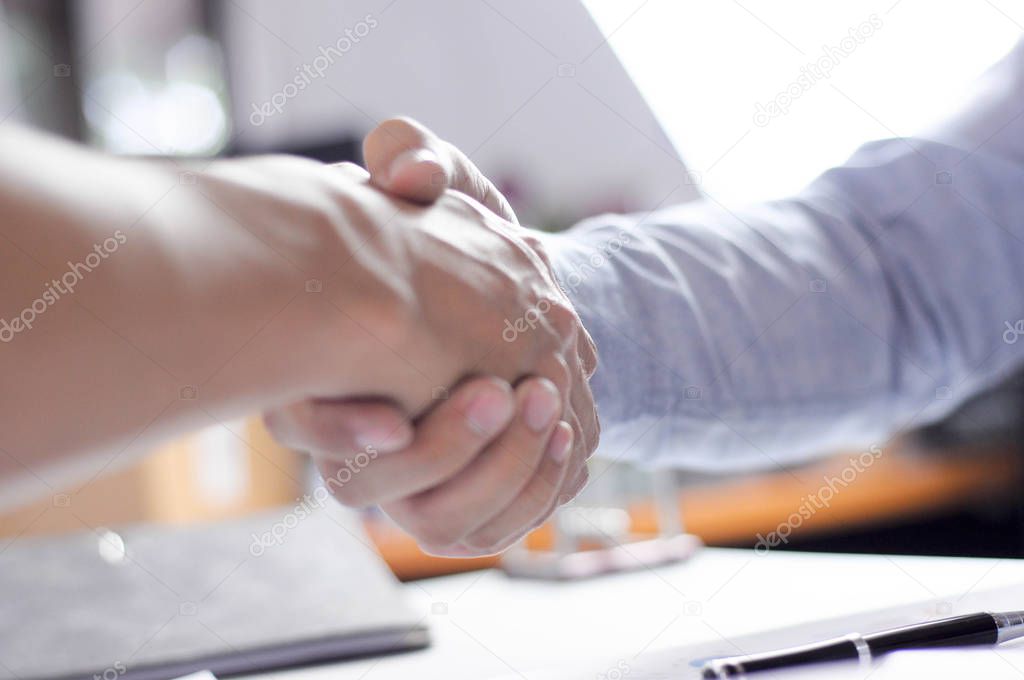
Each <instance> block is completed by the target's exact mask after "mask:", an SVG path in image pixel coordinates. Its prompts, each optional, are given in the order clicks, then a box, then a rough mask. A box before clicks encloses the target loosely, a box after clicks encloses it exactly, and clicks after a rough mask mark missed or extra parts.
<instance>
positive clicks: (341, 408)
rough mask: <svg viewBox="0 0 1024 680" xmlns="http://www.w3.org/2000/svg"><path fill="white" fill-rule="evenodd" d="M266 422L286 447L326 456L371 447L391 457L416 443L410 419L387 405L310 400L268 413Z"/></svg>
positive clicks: (272, 432) (357, 401)
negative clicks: (390, 454) (413, 441)
mask: <svg viewBox="0 0 1024 680" xmlns="http://www.w3.org/2000/svg"><path fill="white" fill-rule="evenodd" d="M263 421H264V423H265V424H266V426H267V429H268V430H269V431H270V433H271V434H272V435H273V436H274V438H275V439H277V440H278V441H279V442H280V443H281V444H283V445H284V446H288V447H290V448H293V449H299V450H301V451H309V452H315V453H319V454H322V455H331V454H348V453H353V452H355V451H359V450H364V449H366V448H367V447H374V448H375V449H376V450H377V451H379V452H381V453H390V452H394V451H399V450H401V449H404V448H405V447H407V446H409V444H411V443H412V439H413V429H412V425H411V424H410V423H409V419H408V417H407V416H406V415H405V414H404V413H403V412H402V411H400V410H399V409H398V408H397V407H395V406H393V405H391V404H389V403H387V402H383V401H361V400H355V399H353V400H345V401H329V400H307V401H302V402H299V403H297V404H293V405H291V406H288V407H287V408H283V409H278V410H276V411H271V412H269V413H266V414H265V415H264V416H263Z"/></svg>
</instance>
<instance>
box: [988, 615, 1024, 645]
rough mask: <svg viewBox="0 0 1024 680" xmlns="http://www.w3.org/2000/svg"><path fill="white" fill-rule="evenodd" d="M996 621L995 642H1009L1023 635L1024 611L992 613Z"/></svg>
mask: <svg viewBox="0 0 1024 680" xmlns="http://www.w3.org/2000/svg"><path fill="white" fill-rule="evenodd" d="M992 619H993V620H994V621H995V622H996V628H997V633H996V642H997V643H1002V642H1009V641H1010V640H1016V639H1018V638H1022V637H1024V611H1020V612H1001V613H998V614H992Z"/></svg>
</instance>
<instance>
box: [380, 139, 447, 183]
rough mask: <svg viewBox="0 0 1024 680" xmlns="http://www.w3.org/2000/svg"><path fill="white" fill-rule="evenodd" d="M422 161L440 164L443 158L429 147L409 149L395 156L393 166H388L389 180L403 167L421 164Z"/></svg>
mask: <svg viewBox="0 0 1024 680" xmlns="http://www.w3.org/2000/svg"><path fill="white" fill-rule="evenodd" d="M420 163H434V164H435V165H437V166H440V165H441V159H440V158H438V156H437V154H436V153H434V152H433V151H431V150H430V149H427V148H423V147H421V148H418V149H407V150H406V151H403V152H402V153H400V154H398V155H397V156H395V158H394V160H392V161H391V166H390V167H389V168H388V180H389V181H390V180H391V179H392V178H394V176H395V175H397V174H398V173H399V172H401V171H402V169H403V168H407V167H412V166H414V165H419V164H420Z"/></svg>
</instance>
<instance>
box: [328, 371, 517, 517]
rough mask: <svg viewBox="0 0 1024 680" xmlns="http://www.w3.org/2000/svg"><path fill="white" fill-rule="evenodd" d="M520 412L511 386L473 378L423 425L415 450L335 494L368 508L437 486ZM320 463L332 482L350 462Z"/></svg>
mask: <svg viewBox="0 0 1024 680" xmlns="http://www.w3.org/2000/svg"><path fill="white" fill-rule="evenodd" d="M514 411H515V403H514V399H513V394H512V388H511V387H510V386H509V385H508V383H506V382H504V381H503V380H499V379H497V378H476V379H473V380H470V381H469V382H467V383H465V384H464V385H461V386H460V387H459V388H458V389H456V390H455V392H454V393H453V394H452V396H451V397H450V398H449V399H447V400H445V401H443V402H441V403H440V405H439V406H438V407H437V408H436V409H434V410H433V411H432V412H431V413H429V414H428V415H427V416H426V417H425V418H424V419H423V420H422V421H421V422H419V423H418V424H417V426H416V429H415V434H414V437H415V438H414V440H413V442H412V444H411V445H409V447H407V448H406V449H405V450H403V451H401V452H399V453H396V454H392V455H388V456H380V457H378V458H375V459H374V460H373V463H372V464H371V465H368V466H366V467H365V468H363V469H361V470H360V473H359V476H358V477H356V478H353V479H352V481H351V482H348V483H346V484H345V486H344V487H340V488H337V489H332V491H333V492H334V495H335V496H336V497H337V498H338V500H340V501H341V502H342V503H344V504H345V505H349V506H354V507H365V506H368V505H378V504H384V503H389V502H392V501H394V500H396V499H399V498H404V497H406V496H409V495H412V494H417V493H420V492H421V491H425V490H426V489H429V488H432V487H435V486H437V485H438V484H441V483H443V482H445V481H446V480H448V479H450V478H451V477H453V476H454V475H456V474H457V473H458V472H459V471H460V470H462V469H463V468H464V467H465V466H466V465H468V464H469V463H470V462H471V461H472V460H473V459H474V458H476V456H477V455H478V454H479V453H480V452H481V451H482V450H484V448H485V447H486V446H487V444H488V443H489V442H490V441H491V440H492V439H493V438H494V437H495V436H497V435H498V434H500V433H501V432H502V431H503V430H504V429H505V428H506V426H507V425H508V423H509V421H510V420H511V419H512V417H513V415H514ZM317 463H318V465H319V467H320V470H321V473H322V474H323V475H324V479H325V480H326V479H328V478H329V477H330V476H331V475H333V474H335V473H336V472H338V471H340V469H341V468H344V467H346V466H348V464H349V463H350V461H338V460H333V459H327V460H325V459H319V460H318V461H317Z"/></svg>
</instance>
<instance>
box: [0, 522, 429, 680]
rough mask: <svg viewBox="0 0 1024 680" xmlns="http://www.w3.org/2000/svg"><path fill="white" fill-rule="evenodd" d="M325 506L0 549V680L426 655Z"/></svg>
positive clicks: (372, 564) (393, 588) (379, 565)
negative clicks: (411, 652) (394, 653)
mask: <svg viewBox="0 0 1024 680" xmlns="http://www.w3.org/2000/svg"><path fill="white" fill-rule="evenodd" d="M328 505H329V506H330V507H326V508H323V509H320V510H317V511H315V512H308V507H306V506H298V507H295V508H283V509H281V510H279V511H275V512H270V513H264V514H260V515H257V516H252V517H247V518H245V519H242V520H235V521H231V522H225V523H216V524H205V525H200V526H190V527H165V526H154V525H137V526H133V527H129V528H125V529H123V530H118V531H117V532H116V533H114V532H105V531H98V532H92V531H89V532H83V533H80V534H73V535H65V536H58V537H50V538H31V539H28V538H20V539H16V540H14V541H12V542H10V543H8V544H6V548H4V544H0V551H2V552H0V601H2V605H0V678H3V679H4V680H8V679H10V680H15V679H16V680H65V679H70V678H76V679H78V678H83V677H87V678H92V677H94V676H98V677H101V678H103V679H104V680H156V679H163V678H175V677H178V676H181V675H185V674H187V673H190V672H193V671H196V670H200V669H209V670H212V671H213V672H214V673H216V674H218V675H221V674H224V675H228V674H237V673H248V672H256V671H260V670H267V669H271V668H282V667H287V666H293V665H300V664H307V663H315V662H322V661H328V660H334V659H340V658H344V657H348V656H354V655H364V654H373V653H380V652H389V651H397V650H404V649H413V648H420V647H423V646H425V645H426V644H427V641H428V638H427V631H426V629H425V627H424V626H423V625H422V620H421V619H420V618H419V617H417V616H415V615H414V614H413V613H412V612H411V610H410V609H408V608H407V607H406V606H405V605H404V603H403V600H402V597H401V592H400V590H399V588H398V585H397V583H396V582H395V580H394V578H393V576H392V575H391V573H390V572H389V571H388V569H387V567H386V566H385V565H384V564H383V562H382V561H381V560H380V558H379V557H378V556H377V554H376V553H375V552H374V550H373V548H372V545H371V544H370V542H369V540H368V539H367V538H366V536H365V534H364V533H363V531H362V528H361V527H360V525H359V522H358V520H357V518H355V517H354V516H353V515H352V514H351V513H349V512H347V511H344V510H343V509H341V508H339V507H337V506H336V505H335V504H334V503H333V502H329V503H328Z"/></svg>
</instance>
